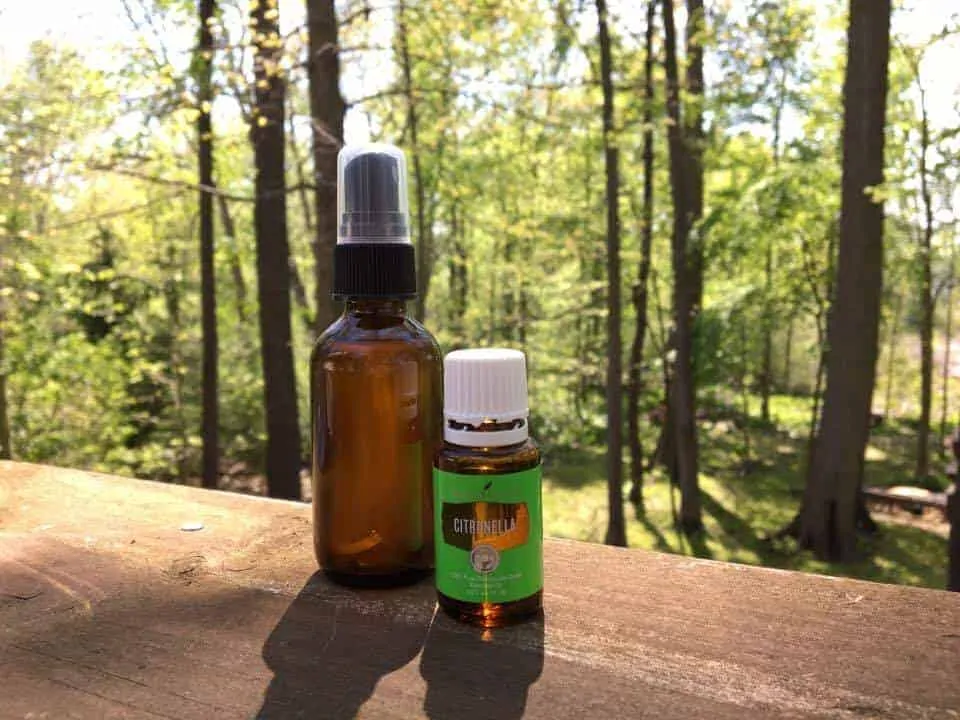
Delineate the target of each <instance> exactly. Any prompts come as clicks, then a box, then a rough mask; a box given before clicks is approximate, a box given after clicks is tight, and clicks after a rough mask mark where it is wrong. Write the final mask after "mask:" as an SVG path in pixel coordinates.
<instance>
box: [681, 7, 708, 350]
mask: <svg viewBox="0 0 960 720" xmlns="http://www.w3.org/2000/svg"><path fill="white" fill-rule="evenodd" d="M705 32H706V16H705V14H704V10H703V0H687V26H686V32H685V33H684V34H685V37H686V46H687V73H686V74H687V85H686V96H685V104H684V111H683V113H682V116H683V121H684V145H685V151H686V152H685V156H686V161H687V164H688V170H687V183H688V188H687V191H688V193H689V194H688V197H687V200H688V202H689V205H688V206H687V212H688V213H689V225H688V228H687V233H688V238H687V252H688V261H687V263H688V265H689V268H690V273H689V281H690V282H689V292H690V293H691V295H692V296H693V299H692V301H691V306H692V311H693V315H692V317H691V322H692V323H695V321H696V317H697V315H699V314H700V310H701V309H702V306H703V254H704V253H703V249H704V248H703V246H704V238H703V236H702V230H701V228H700V221H701V219H702V218H703V151H704V145H705V138H704V131H703V102H704V97H703V40H704V33H705ZM694 362H696V354H695V353H694Z"/></svg>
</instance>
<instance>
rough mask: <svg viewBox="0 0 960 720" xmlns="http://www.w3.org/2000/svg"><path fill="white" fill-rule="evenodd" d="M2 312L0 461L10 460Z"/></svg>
mask: <svg viewBox="0 0 960 720" xmlns="http://www.w3.org/2000/svg"><path fill="white" fill-rule="evenodd" d="M4 342H5V340H4V337H3V312H2V308H0V460H10V459H11V458H12V457H13V451H12V448H11V447H10V411H9V408H8V406H7V370H6V365H5V364H4V358H3V354H4Z"/></svg>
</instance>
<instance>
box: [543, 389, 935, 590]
mask: <svg viewBox="0 0 960 720" xmlns="http://www.w3.org/2000/svg"><path fill="white" fill-rule="evenodd" d="M752 400H753V402H754V403H756V407H751V415H752V417H751V419H748V420H746V421H744V419H743V417H742V416H739V415H738V414H737V413H735V412H734V411H732V410H730V409H729V408H724V406H723V405H722V403H715V404H714V405H713V407H712V409H711V411H710V412H709V414H710V416H711V417H710V418H709V419H707V420H705V421H703V422H702V423H701V435H700V438H701V439H700V447H701V468H700V470H701V475H700V488H701V493H702V499H703V511H704V517H703V519H704V525H705V527H706V531H705V533H704V534H703V536H702V537H700V538H697V539H695V540H694V541H693V542H691V541H690V540H688V539H686V538H684V537H682V536H681V535H680V534H678V533H677V532H676V531H675V530H674V528H673V523H672V512H671V494H670V491H669V483H668V482H667V480H666V479H665V477H664V476H663V474H662V473H660V472H655V473H654V474H652V475H649V476H648V477H647V479H646V485H645V487H644V493H643V494H644V500H645V508H646V512H645V513H644V514H643V515H642V516H638V515H637V514H636V513H635V512H634V510H633V507H632V506H631V505H630V504H629V503H625V506H624V507H625V513H626V516H627V539H628V542H629V545H630V546H631V547H638V548H647V549H650V550H659V551H663V552H670V553H680V554H684V555H695V556H698V557H705V558H712V559H716V560H724V561H729V562H737V563H744V564H749V565H763V566H767V567H777V568H785V569H792V570H801V571H805V572H816V573H823V574H828V575H840V576H848V577H856V578H861V579H865V580H873V581H877V582H884V583H895V584H902V585H916V586H921V587H929V588H941V589H942V588H943V587H944V584H945V575H946V558H947V543H946V538H945V536H944V535H943V527H942V526H938V525H937V524H936V523H930V522H922V523H921V522H914V521H912V520H910V521H907V520H904V519H902V518H899V517H896V518H895V517H890V516H885V515H876V514H875V519H876V520H877V521H878V523H879V524H880V532H879V533H877V535H875V536H874V537H872V538H870V539H868V540H866V541H865V542H864V548H863V549H864V553H863V559H861V560H859V561H858V562H855V563H850V564H845V565H839V564H831V563H824V562H820V561H818V560H816V559H815V558H814V557H813V556H812V554H810V553H808V552H801V551H798V550H797V548H796V547H795V546H794V545H793V544H792V543H790V542H789V541H787V542H777V543H769V542H767V541H765V540H764V536H765V535H767V534H769V533H772V532H775V531H776V530H777V529H779V528H781V527H783V526H784V525H785V524H786V523H787V522H788V521H789V520H790V519H791V518H792V517H793V514H794V513H795V512H796V510H797V507H798V505H799V501H800V494H801V492H802V489H803V478H802V476H801V469H800V468H801V465H802V464H803V459H804V455H805V452H806V423H807V422H808V419H809V404H808V401H807V400H805V399H802V398H794V397H790V396H776V397H774V398H772V402H771V416H772V418H771V419H772V422H771V424H769V425H767V424H764V423H762V422H760V421H759V420H758V419H756V416H757V415H759V403H758V402H757V401H756V399H755V398H754V399H752ZM744 427H746V429H747V430H748V432H749V436H750V445H751V454H750V457H749V458H747V457H746V456H745V453H744V447H745V441H744V440H745V434H744ZM914 443H915V441H914V434H913V432H912V427H911V425H910V424H909V423H903V422H899V421H896V420H891V421H888V422H885V423H884V424H883V425H881V426H880V427H878V428H875V429H874V430H873V431H872V433H871V441H870V445H869V448H868V453H867V465H866V470H865V472H866V480H867V482H868V483H870V484H876V485H897V484H906V483H911V482H912V478H911V470H910V468H911V466H912V457H913V452H914ZM652 444H653V441H652V440H648V441H647V446H648V447H651V446H652ZM931 460H932V463H933V466H934V467H937V459H936V455H935V454H934V455H933V456H932V458H931ZM543 502H544V518H545V520H544V522H545V528H544V529H545V532H546V534H548V535H551V536H554V537H566V538H574V539H581V540H588V541H592V542H603V538H604V533H605V531H606V523H607V488H606V460H605V455H604V452H603V450H602V449H598V450H588V449H577V450H570V449H553V450H548V451H547V452H546V453H545V457H544V496H543ZM676 502H679V497H677V500H676ZM905 517H907V516H905Z"/></svg>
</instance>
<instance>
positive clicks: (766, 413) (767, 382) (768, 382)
mask: <svg viewBox="0 0 960 720" xmlns="http://www.w3.org/2000/svg"><path fill="white" fill-rule="evenodd" d="M785 85H786V72H785V71H784V72H782V73H781V75H780V79H779V83H778V85H777V88H778V90H779V92H778V94H777V100H776V105H775V106H774V110H773V170H774V173H776V174H778V175H779V170H780V126H781V123H782V119H783V106H784V102H785V99H784V94H785ZM779 215H780V209H779V208H777V212H776V214H775V216H774V220H775V222H776V221H779V219H780V218H779ZM766 245H767V246H766V248H765V250H766V252H765V255H766V257H765V259H764V265H763V272H764V282H763V284H764V288H763V296H764V297H763V302H764V308H763V365H762V367H761V369H760V418H761V419H762V420H763V421H764V422H765V423H769V422H770V393H771V392H772V390H773V326H774V315H775V313H774V297H773V273H774V262H773V260H774V258H773V237H772V234H771V233H770V232H769V228H768V231H767V243H766ZM788 346H789V336H788ZM788 362H789V359H788Z"/></svg>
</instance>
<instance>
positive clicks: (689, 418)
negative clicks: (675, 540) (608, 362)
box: [662, 0, 703, 534]
mask: <svg viewBox="0 0 960 720" xmlns="http://www.w3.org/2000/svg"><path fill="white" fill-rule="evenodd" d="M692 4H696V3H695V2H694V3H692ZM662 7H663V27H664V53H665V66H666V68H665V69H666V80H667V113H668V115H669V118H670V121H671V122H670V124H669V125H668V127H667V142H668V145H669V150H670V187H671V194H672V196H673V238H672V246H673V247H672V256H673V273H674V292H673V304H674V321H675V326H676V349H677V353H676V363H675V370H674V374H673V378H672V380H671V387H670V400H669V405H670V412H669V422H670V423H671V425H672V427H673V435H674V449H675V452H676V468H677V481H678V484H679V485H680V515H679V525H680V529H681V530H682V531H683V532H685V533H688V534H690V533H696V532H699V531H700V530H702V528H703V520H702V515H701V507H700V486H699V482H698V475H699V470H698V467H697V465H698V449H697V428H696V424H695V418H696V391H695V388H694V382H695V376H694V323H695V315H696V312H697V307H698V298H699V296H700V293H701V291H702V288H701V287H700V282H699V279H698V277H699V276H698V272H699V269H700V267H701V266H700V265H699V263H698V260H697V251H695V250H694V251H691V249H690V244H691V243H690V236H691V226H692V223H693V222H694V220H695V218H697V217H699V216H698V215H697V214H696V210H697V202H696V199H695V195H696V193H697V190H696V187H697V182H696V181H694V180H693V178H692V177H691V176H692V175H694V174H695V173H694V172H692V170H693V169H694V167H695V161H693V160H691V159H690V158H689V156H688V149H689V146H688V144H687V142H685V140H684V138H683V136H682V134H681V128H683V127H684V126H683V125H681V120H680V99H679V94H680V91H679V80H678V74H677V45H676V30H675V27H674V21H673V2H672V0H663V6H662ZM697 22H698V20H696V19H691V23H694V24H696V23H697ZM701 60H702V55H701ZM691 62H694V59H693V58H692V59H691ZM688 81H689V73H688ZM700 189H701V191H702V185H701V187H700Z"/></svg>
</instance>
